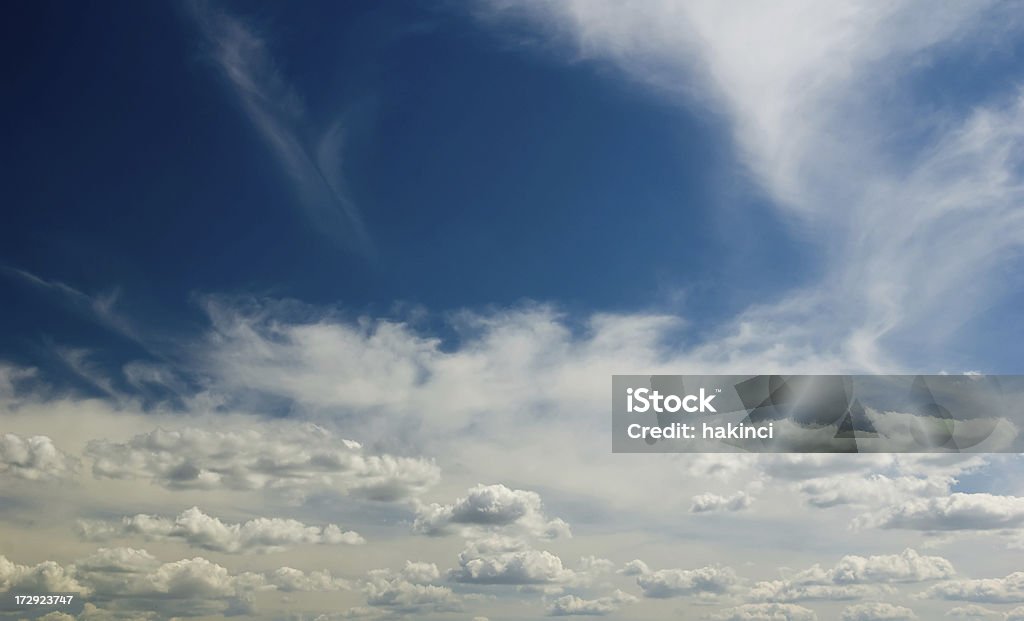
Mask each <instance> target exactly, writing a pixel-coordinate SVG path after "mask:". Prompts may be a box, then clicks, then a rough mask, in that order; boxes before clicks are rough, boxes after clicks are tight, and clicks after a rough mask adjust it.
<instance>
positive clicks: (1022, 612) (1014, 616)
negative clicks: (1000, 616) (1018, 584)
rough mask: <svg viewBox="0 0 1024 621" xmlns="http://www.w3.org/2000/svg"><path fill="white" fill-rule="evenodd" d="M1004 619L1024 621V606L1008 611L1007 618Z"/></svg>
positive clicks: (1007, 620)
mask: <svg viewBox="0 0 1024 621" xmlns="http://www.w3.org/2000/svg"><path fill="white" fill-rule="evenodd" d="M1004 621H1024V606H1020V607H1018V608H1014V609H1013V610H1011V611H1009V612H1007V613H1006V619H1005V620H1004Z"/></svg>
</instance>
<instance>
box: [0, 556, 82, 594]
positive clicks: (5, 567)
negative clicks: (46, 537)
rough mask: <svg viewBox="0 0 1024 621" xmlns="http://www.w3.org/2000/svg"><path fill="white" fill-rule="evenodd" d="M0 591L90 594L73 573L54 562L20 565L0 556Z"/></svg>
mask: <svg viewBox="0 0 1024 621" xmlns="http://www.w3.org/2000/svg"><path fill="white" fill-rule="evenodd" d="M0 591H3V592H14V593H17V592H19V591H21V592H25V593H60V592H73V593H88V589H87V588H86V587H84V586H83V585H81V584H80V583H79V582H78V581H77V580H75V578H74V575H73V572H69V571H67V570H66V569H65V568H64V567H62V566H61V565H59V564H58V563H55V562H53V561H45V562H42V563H39V564H37V565H19V564H17V563H15V562H13V561H11V560H10V559H8V558H7V557H6V556H3V555H0Z"/></svg>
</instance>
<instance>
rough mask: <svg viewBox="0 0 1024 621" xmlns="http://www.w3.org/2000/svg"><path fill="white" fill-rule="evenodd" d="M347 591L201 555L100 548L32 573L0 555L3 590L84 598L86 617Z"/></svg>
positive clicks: (322, 578)
mask: <svg viewBox="0 0 1024 621" xmlns="http://www.w3.org/2000/svg"><path fill="white" fill-rule="evenodd" d="M349 586H350V585H349V583H348V582H347V581H345V580H342V579H338V578H335V577H333V576H331V575H330V573H328V572H325V571H314V572H304V571H301V570H298V569H292V568H289V567H282V568H279V569H277V570H274V571H272V572H268V573H254V572H242V573H237V574H233V573H231V572H230V571H229V570H228V569H227V568H225V567H223V566H221V565H218V564H217V563H214V562H211V561H209V560H207V559H205V558H202V557H195V558H191V559H182V560H179V561H173V562H167V563H164V562H161V561H159V560H158V559H157V558H156V557H154V556H153V555H152V554H150V553H149V552H147V551H145V550H139V549H134V548H100V549H99V550H97V551H96V552H94V553H93V554H90V555H89V556H86V557H84V558H82V559H80V560H78V561H75V562H74V563H72V564H69V565H67V566H63V565H60V564H58V563H55V562H53V561H46V562H43V563H39V564H38V565H35V566H31V567H29V566H24V565H18V564H15V563H13V562H11V561H9V560H8V559H7V558H5V557H3V556H0V590H4V591H8V590H11V591H17V590H22V591H26V592H29V591H31V592H61V591H65V592H77V593H82V594H83V595H87V596H88V598H89V600H90V603H91V604H93V605H94V606H100V608H95V607H94V608H93V609H92V610H91V611H89V613H88V614H85V615H84V618H89V619H101V618H119V617H120V616H121V615H126V616H128V617H131V618H148V616H149V615H154V616H158V617H161V618H170V617H195V616H208V615H219V614H226V615H232V614H247V613H249V612H250V611H251V605H252V603H251V599H252V594H253V593H255V592H257V591H266V590H277V591H282V592H287V591H337V590H341V589H347V588H349Z"/></svg>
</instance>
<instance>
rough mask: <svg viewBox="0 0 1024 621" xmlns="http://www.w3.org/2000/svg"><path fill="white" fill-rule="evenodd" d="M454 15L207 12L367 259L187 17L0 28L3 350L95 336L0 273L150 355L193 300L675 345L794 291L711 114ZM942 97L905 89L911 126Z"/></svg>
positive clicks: (70, 20) (54, 17) (793, 274)
mask: <svg viewBox="0 0 1024 621" xmlns="http://www.w3.org/2000/svg"><path fill="white" fill-rule="evenodd" d="M465 8H466V7H465V6H461V5H460V4H458V3H455V4H453V5H450V6H444V5H443V3H442V4H439V3H411V2H410V3H399V2H394V3H379V2H344V3H338V2H312V1H311V2H303V3H299V4H294V3H275V4H261V3H249V2H246V3H236V4H224V5H223V6H220V7H219V8H218V10H224V11H226V12H227V13H229V14H231V15H232V16H233V17H234V18H237V19H238V20H241V21H242V22H244V23H245V24H246V25H247V26H248V27H249V28H251V29H252V31H253V32H255V33H257V34H258V35H259V36H260V37H262V38H263V39H264V41H265V43H266V52H267V54H268V56H269V57H270V58H272V60H273V64H274V69H275V71H277V72H278V73H279V74H280V76H282V78H283V79H284V80H285V81H286V82H287V84H288V85H289V87H290V88H291V89H292V90H293V91H294V93H295V94H296V95H297V97H298V99H299V100H300V101H301V108H302V110H303V113H302V120H301V122H300V123H298V124H297V126H296V130H295V131H296V134H297V136H298V137H299V139H300V140H301V141H303V142H304V144H306V145H307V147H309V148H310V149H313V148H315V144H316V141H317V139H318V136H319V135H321V134H322V132H323V131H324V129H325V128H327V127H329V126H331V124H332V123H339V124H340V125H341V126H342V127H343V128H344V134H345V140H344V142H343V146H342V153H341V157H340V160H339V161H340V166H341V170H340V171H337V173H338V175H339V176H340V177H341V178H343V179H344V180H345V184H346V186H347V193H348V196H349V197H350V199H351V201H352V202H353V203H354V204H355V205H356V207H357V208H358V210H359V212H360V213H361V215H362V218H363V219H364V221H365V225H366V231H367V234H368V237H369V239H370V241H371V244H372V247H373V252H372V253H370V254H367V253H361V252H359V251H358V250H355V249H353V248H351V247H347V246H346V244H344V243H339V242H338V241H337V240H336V239H333V238H332V237H331V236H329V235H324V234H323V232H322V231H318V230H316V228H317V227H316V225H315V223H313V222H311V221H310V220H309V219H308V218H306V217H305V216H304V215H303V213H304V212H303V210H302V208H301V206H300V205H299V203H300V202H301V200H300V199H299V197H298V196H297V192H296V189H295V184H294V183H293V182H292V180H291V179H290V178H289V177H288V175H287V173H286V172H285V171H284V170H283V169H282V166H281V164H280V161H279V160H278V159H277V158H276V157H275V154H274V153H273V151H272V149H271V148H270V146H269V145H268V143H267V141H266V140H265V139H264V137H262V136H261V135H260V133H259V131H258V130H257V128H256V127H255V126H254V124H253V122H252V121H251V119H250V118H249V117H248V116H247V115H246V114H245V111H244V110H243V108H242V105H241V104H240V101H239V98H238V97H237V96H236V94H235V93H233V92H232V88H231V85H230V84H228V82H227V80H225V78H224V75H223V72H222V71H220V69H219V68H218V67H217V66H216V62H214V60H213V59H212V58H211V54H210V50H209V45H208V44H206V42H204V38H203V34H202V32H201V28H200V27H199V25H198V24H197V23H196V20H195V19H194V11H192V9H190V8H189V5H187V4H178V3H156V2H104V3H99V4H95V5H84V4H75V3H66V2H60V3H49V2H20V3H17V4H16V5H13V6H11V7H8V9H7V15H6V18H5V19H4V20H3V24H2V25H0V28H2V30H3V33H2V37H0V45H2V46H3V56H2V57H3V60H2V61H0V62H2V63H3V72H4V75H5V78H6V83H7V87H6V90H7V93H8V96H7V97H4V98H3V99H2V101H0V106H2V112H3V118H4V123H5V128H4V136H5V140H4V150H3V157H4V163H3V176H4V201H3V202H4V225H3V226H2V227H0V265H2V266H3V267H4V268H7V270H8V271H6V272H4V273H3V275H2V277H0V298H2V299H4V300H5V303H4V304H2V305H0V321H2V322H3V325H4V326H5V328H4V330H2V331H0V353H2V354H3V356H4V357H6V358H14V359H27V360H31V359H34V358H37V357H39V356H40V355H41V353H40V352H45V351H46V350H47V349H48V348H50V347H51V346H52V345H53V344H54V343H59V344H62V345H65V346H75V347H96V346H98V345H102V346H103V347H106V348H109V347H111V346H113V343H117V342H118V339H117V338H116V337H114V338H113V339H112V337H111V335H110V334H109V331H106V330H104V329H102V328H97V326H96V324H95V322H94V321H91V320H90V319H89V318H88V317H87V316H86V315H84V314H82V313H80V312H76V310H75V309H74V308H73V307H69V305H68V304H67V303H66V302H67V301H66V300H63V303H62V301H61V299H59V298H60V297H61V296H53V295H48V294H47V292H46V291H45V290H44V289H42V288H40V287H37V286H32V285H30V284H28V282H27V281H26V280H25V279H24V278H20V277H18V276H16V275H14V274H12V273H11V272H10V270H11V269H13V270H23V271H25V272H28V273H30V274H33V275H35V276H37V277H39V278H42V279H45V280H47V281H51V282H60V283H65V284H67V285H69V286H71V287H74V288H76V289H78V290H80V291H82V292H84V293H86V294H88V295H92V296H95V295H106V294H110V293H112V292H116V293H117V308H118V310H119V312H121V313H124V314H126V315H128V316H131V317H133V318H135V320H136V321H137V322H138V323H139V324H141V325H142V326H143V327H145V328H146V329H148V330H159V331H162V332H163V333H164V334H165V335H170V334H175V333H190V332H191V333H194V332H195V331H196V330H197V329H201V326H202V322H203V319H202V316H201V314H200V313H199V311H198V309H197V306H196V303H195V300H196V297H195V296H196V294H206V293H217V294H228V295H235V294H254V295H269V296H273V297H277V298H295V299H299V300H302V301H303V302H306V303H311V304H316V305H336V306H338V307H340V308H342V309H345V310H346V311H348V312H352V313H370V314H373V315H388V314H389V313H394V312H396V311H395V309H396V308H409V307H410V306H422V307H424V308H426V309H428V310H429V311H430V312H431V313H434V314H443V313H445V312H447V311H451V310H457V309H461V308H480V307H487V306H507V305H515V304H519V303H522V302H524V301H529V300H534V301H540V302H545V303H553V304H555V305H557V306H559V307H561V308H564V309H566V310H567V311H569V312H570V313H575V312H580V313H589V312H593V311H603V310H609V311H634V310H668V311H671V312H678V313H681V314H683V315H685V316H687V317H688V319H690V320H691V321H693V322H694V325H695V326H696V327H697V329H698V331H699V330H700V329H701V328H703V327H709V326H712V325H714V324H715V323H716V322H717V321H718V320H719V319H720V318H722V317H730V316H733V315H734V314H735V313H736V312H737V311H739V310H742V309H743V308H745V307H747V306H748V305H750V304H751V302H752V301H755V300H759V299H765V300H770V299H772V297H773V295H774V294H775V293H776V292H777V291H779V290H781V289H783V288H785V289H789V288H791V287H794V286H798V285H800V284H801V283H804V282H806V281H807V280H808V279H809V278H811V277H813V276H815V275H816V274H817V273H818V266H817V264H816V263H815V261H814V260H813V253H814V249H813V248H811V247H809V246H808V244H807V243H806V242H796V241H795V240H794V239H793V238H792V237H791V236H790V235H789V234H788V233H787V227H786V225H785V223H783V222H780V220H779V219H778V217H777V216H776V215H773V214H772V213H771V212H770V210H769V209H768V208H767V206H766V205H764V204H762V201H763V200H764V199H763V198H762V197H761V195H759V193H758V192H757V190H756V188H755V187H754V184H752V183H751V182H750V180H749V179H748V174H747V173H746V172H745V170H746V169H745V168H744V167H743V166H742V165H740V164H739V163H738V158H737V157H736V154H735V153H734V152H733V147H732V146H731V144H732V143H731V140H730V137H729V129H728V127H727V123H726V122H725V121H724V120H723V119H721V118H719V117H717V116H716V115H715V114H714V112H712V111H708V110H706V109H699V108H696V107H694V106H689V105H679V102H678V101H668V100H666V99H665V98H661V97H659V96H657V95H655V94H653V93H651V92H650V91H649V90H648V89H645V88H643V87H641V86H639V85H636V84H634V83H632V82H631V81H630V80H629V79H628V78H626V77H623V76H620V75H615V76H613V75H611V74H614V73H615V71H616V70H615V69H614V68H612V67H611V66H609V65H603V64H601V63H599V62H596V61H595V62H591V61H587V62H576V63H572V62H568V61H561V60H558V58H559V56H558V54H551V53H548V52H550V50H544V49H541V46H540V45H539V44H537V43H536V42H535V41H533V40H530V39H524V38H520V37H518V36H517V33H515V32H508V33H504V34H502V35H499V36H495V33H494V32H489V31H487V28H486V25H485V24H482V23H481V21H480V20H477V19H474V18H473V16H471V15H467V14H466V11H465ZM1010 61H1012V58H1010V57H1005V58H1003V59H1002V60H1001V61H1000V62H1003V63H1004V64H1006V63H1009V62H1010ZM943 69H944V66H943V65H941V64H939V65H937V66H936V69H935V70H936V71H938V70H943ZM946 69H948V67H947V68H946ZM947 73H948V72H947ZM953 73H954V74H955V73H956V72H953ZM922 75H924V76H925V77H927V75H928V72H924V73H923V74H922ZM958 79H959V80H961V81H963V80H966V79H967V78H958ZM955 83H956V82H955V80H954V82H953V84H954V86H955ZM986 83H987V84H991V81H989V82H986ZM972 88H973V87H972ZM954 90H956V89H936V88H935V87H934V84H933V83H932V82H930V81H926V82H925V83H922V84H921V85H918V86H917V87H915V92H920V93H922V96H923V97H927V98H928V99H929V100H934V101H935V102H936V104H935V105H946V104H943V103H942V102H943V101H944V98H946V99H949V96H948V93H950V92H953V91H954ZM974 90H977V89H974ZM947 103H948V104H949V105H950V106H951V107H954V108H955V107H956V105H958V104H957V102H956V101H955V97H954V98H953V101H951V102H947ZM396 304H397V305H399V306H397V307H396ZM72 306H73V305H72ZM1014 325H1016V324H1014ZM981 328H983V326H981ZM979 330H980V331H981V332H982V333H984V330H982V329H980V328H979ZM698 333H699V332H698ZM695 338H696V337H695ZM981 338H989V337H987V336H985V335H984V334H982V337H981ZM130 353H131V352H129V355H130Z"/></svg>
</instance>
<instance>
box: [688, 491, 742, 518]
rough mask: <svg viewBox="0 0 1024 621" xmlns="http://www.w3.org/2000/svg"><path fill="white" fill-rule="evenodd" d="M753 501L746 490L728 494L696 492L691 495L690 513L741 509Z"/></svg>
mask: <svg viewBox="0 0 1024 621" xmlns="http://www.w3.org/2000/svg"><path fill="white" fill-rule="evenodd" d="M752 502H753V498H751V497H750V496H749V495H748V494H747V493H746V492H736V493H735V494H732V495H730V496H720V495H718V494H712V493H707V494H698V495H697V496H694V497H693V500H692V504H691V505H690V512H691V513H717V512H721V511H743V510H744V509H747V508H749V507H750V504H751V503H752Z"/></svg>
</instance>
